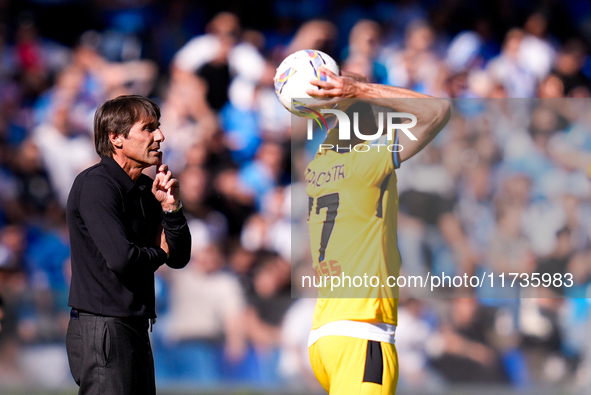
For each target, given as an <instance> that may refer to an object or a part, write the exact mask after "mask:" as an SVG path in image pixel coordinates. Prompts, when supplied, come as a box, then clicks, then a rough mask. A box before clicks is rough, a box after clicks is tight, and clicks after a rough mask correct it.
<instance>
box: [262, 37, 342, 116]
mask: <svg viewBox="0 0 591 395" xmlns="http://www.w3.org/2000/svg"><path fill="white" fill-rule="evenodd" d="M323 65H324V66H325V67H326V68H328V69H329V70H331V71H332V72H333V73H335V74H337V75H338V74H339V66H338V65H337V62H335V61H334V59H333V58H331V57H330V56H328V55H327V54H325V53H324V52H321V51H316V50H314V49H303V50H301V51H297V52H294V53H292V54H291V55H289V56H288V57H287V58H285V59H284V60H283V62H281V64H280V65H279V67H277V73H276V74H275V78H274V79H273V81H274V82H275V93H276V94H277V98H278V99H279V101H280V102H281V104H283V107H285V108H287V109H288V110H289V111H291V112H292V113H293V114H295V115H298V116H300V117H306V118H313V117H314V116H313V114H314V113H315V111H316V110H318V109H321V108H323V107H325V108H326V107H327V104H326V101H327V99H317V98H312V97H311V96H309V95H308V94H307V93H306V89H321V88H319V87H317V86H314V85H312V84H310V82H309V81H310V80H312V79H318V80H319V81H329V80H330V78H329V77H328V76H327V75H325V74H322V73H320V70H319V69H320V66H323ZM292 99H293V106H292ZM302 99H303V100H302ZM332 106H333V105H330V107H332Z"/></svg>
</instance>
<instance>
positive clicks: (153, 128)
mask: <svg viewBox="0 0 591 395" xmlns="http://www.w3.org/2000/svg"><path fill="white" fill-rule="evenodd" d="M121 141H122V143H123V145H122V147H121V148H122V151H121V153H122V154H123V156H124V157H125V158H127V159H128V160H130V161H133V162H136V163H138V164H139V165H140V166H141V167H144V168H145V167H150V166H153V165H157V164H158V161H159V160H160V158H161V157H162V152H160V143H162V142H163V141H164V135H163V134H162V132H161V131H160V122H158V121H154V122H145V121H140V122H136V123H135V124H134V125H133V126H132V127H131V129H130V130H129V134H128V135H127V138H125V137H122V139H121Z"/></svg>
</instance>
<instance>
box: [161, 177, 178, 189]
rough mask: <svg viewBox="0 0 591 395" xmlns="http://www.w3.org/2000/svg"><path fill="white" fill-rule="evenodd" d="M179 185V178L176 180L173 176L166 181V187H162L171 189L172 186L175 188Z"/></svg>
mask: <svg viewBox="0 0 591 395" xmlns="http://www.w3.org/2000/svg"><path fill="white" fill-rule="evenodd" d="M178 186H179V180H177V179H176V178H173V179H172V180H170V181H168V183H167V184H166V187H164V189H167V190H168V189H172V188H176V187H178Z"/></svg>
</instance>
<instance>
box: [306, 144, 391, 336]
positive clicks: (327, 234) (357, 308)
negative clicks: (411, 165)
mask: <svg viewBox="0 0 591 395" xmlns="http://www.w3.org/2000/svg"><path fill="white" fill-rule="evenodd" d="M397 140H398V137H397V136H396V140H395V141H394V144H397V143H398V141H397ZM388 143H389V142H388ZM393 151H396V146H394V145H391V144H389V145H388V144H387V145H377V146H376V145H371V143H370V142H365V143H364V144H361V145H357V146H355V147H353V149H351V150H350V151H349V152H340V151H339V152H336V151H334V150H323V151H321V152H319V153H318V154H317V155H316V157H315V158H314V160H312V162H310V164H309V165H308V167H307V168H306V170H305V179H306V192H307V194H308V224H309V231H310V245H311V249H312V257H313V265H314V270H315V272H316V276H317V279H322V278H325V279H328V277H330V276H337V277H339V282H340V280H341V279H342V284H339V285H340V286H339V287H333V285H334V284H336V282H334V283H331V280H330V279H328V281H327V282H326V283H322V281H320V282H319V284H321V286H320V287H318V300H317V302H316V307H315V311H314V321H313V326H312V329H317V328H319V327H321V326H322V325H324V324H326V323H328V322H332V321H339V320H352V321H364V322H383V323H386V324H393V325H396V324H397V304H398V299H397V296H398V294H397V291H398V290H397V288H394V287H390V286H388V282H387V279H388V277H391V276H394V277H397V276H398V274H399V272H400V265H401V260H400V253H399V251H398V245H397V236H396V227H397V216H398V191H397V188H396V174H395V172H394V169H396V168H398V167H399V165H400V158H399V154H398V153H397V152H393ZM349 279H350V280H349ZM359 285H360V286H359ZM331 288H332V289H331Z"/></svg>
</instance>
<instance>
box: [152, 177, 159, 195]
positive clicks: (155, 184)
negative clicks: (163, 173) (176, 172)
mask: <svg viewBox="0 0 591 395" xmlns="http://www.w3.org/2000/svg"><path fill="white" fill-rule="evenodd" d="M159 184H160V180H159V179H158V175H156V177H155V178H154V182H153V183H152V193H156V192H157V191H158V185H159Z"/></svg>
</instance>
